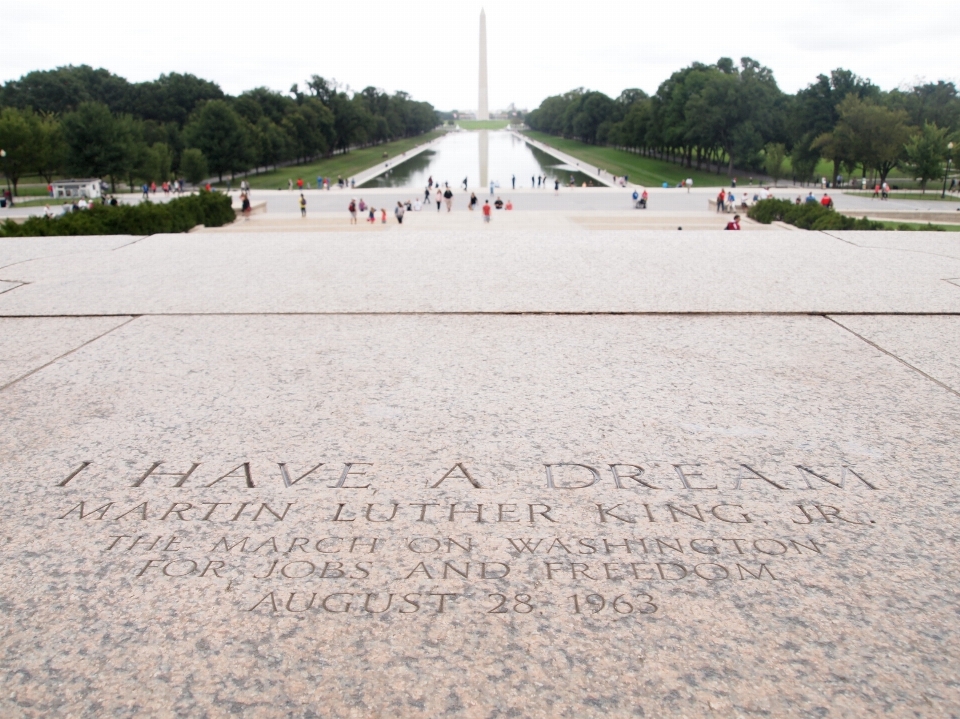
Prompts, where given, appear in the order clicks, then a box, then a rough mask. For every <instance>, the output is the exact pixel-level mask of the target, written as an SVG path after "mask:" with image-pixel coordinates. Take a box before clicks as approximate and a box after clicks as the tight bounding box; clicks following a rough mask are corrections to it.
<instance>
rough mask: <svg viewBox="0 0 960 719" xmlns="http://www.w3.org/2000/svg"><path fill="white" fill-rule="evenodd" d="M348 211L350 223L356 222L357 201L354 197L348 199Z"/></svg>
mask: <svg viewBox="0 0 960 719" xmlns="http://www.w3.org/2000/svg"><path fill="white" fill-rule="evenodd" d="M347 210H348V211H349V212H350V224H351V225H355V224H357V201H356V200H354V199H351V200H350V206H349V207H348V208H347Z"/></svg>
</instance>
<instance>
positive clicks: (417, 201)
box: [413, 197, 423, 212]
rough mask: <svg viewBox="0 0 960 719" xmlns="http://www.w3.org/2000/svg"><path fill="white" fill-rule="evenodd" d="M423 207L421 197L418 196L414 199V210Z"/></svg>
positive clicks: (416, 210)
mask: <svg viewBox="0 0 960 719" xmlns="http://www.w3.org/2000/svg"><path fill="white" fill-rule="evenodd" d="M422 209H423V205H421V204H420V198H419V197H418V198H417V199H415V200H414V201H413V211H414V212H420V210H422Z"/></svg>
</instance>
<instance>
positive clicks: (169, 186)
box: [140, 178, 183, 200]
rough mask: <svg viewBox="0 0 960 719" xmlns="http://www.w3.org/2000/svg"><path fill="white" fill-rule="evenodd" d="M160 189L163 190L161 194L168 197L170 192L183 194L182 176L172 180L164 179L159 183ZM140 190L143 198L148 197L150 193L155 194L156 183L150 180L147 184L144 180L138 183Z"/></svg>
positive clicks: (146, 198)
mask: <svg viewBox="0 0 960 719" xmlns="http://www.w3.org/2000/svg"><path fill="white" fill-rule="evenodd" d="M160 190H161V191H162V192H163V194H164V195H165V196H166V197H169V196H170V194H171V193H175V194H177V195H182V194H183V178H180V179H179V180H173V181H172V182H171V181H167V180H164V181H163V182H161V183H160ZM140 192H141V194H142V196H143V199H144V200H148V199H150V195H156V194H157V183H156V182H151V183H150V184H149V185H148V184H147V183H146V182H144V183H143V184H142V185H140Z"/></svg>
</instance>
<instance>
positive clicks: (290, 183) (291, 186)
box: [287, 177, 293, 191]
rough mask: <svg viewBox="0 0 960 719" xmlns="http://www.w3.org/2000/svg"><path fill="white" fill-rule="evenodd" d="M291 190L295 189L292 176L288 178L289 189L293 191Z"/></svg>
mask: <svg viewBox="0 0 960 719" xmlns="http://www.w3.org/2000/svg"><path fill="white" fill-rule="evenodd" d="M291 190H293V178H292V177H288V178H287V191H291Z"/></svg>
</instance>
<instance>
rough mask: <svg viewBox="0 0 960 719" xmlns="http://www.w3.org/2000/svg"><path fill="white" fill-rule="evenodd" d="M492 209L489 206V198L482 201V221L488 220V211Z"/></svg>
mask: <svg viewBox="0 0 960 719" xmlns="http://www.w3.org/2000/svg"><path fill="white" fill-rule="evenodd" d="M491 212H492V209H491V208H490V200H484V201H483V221H484V222H490V213H491Z"/></svg>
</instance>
